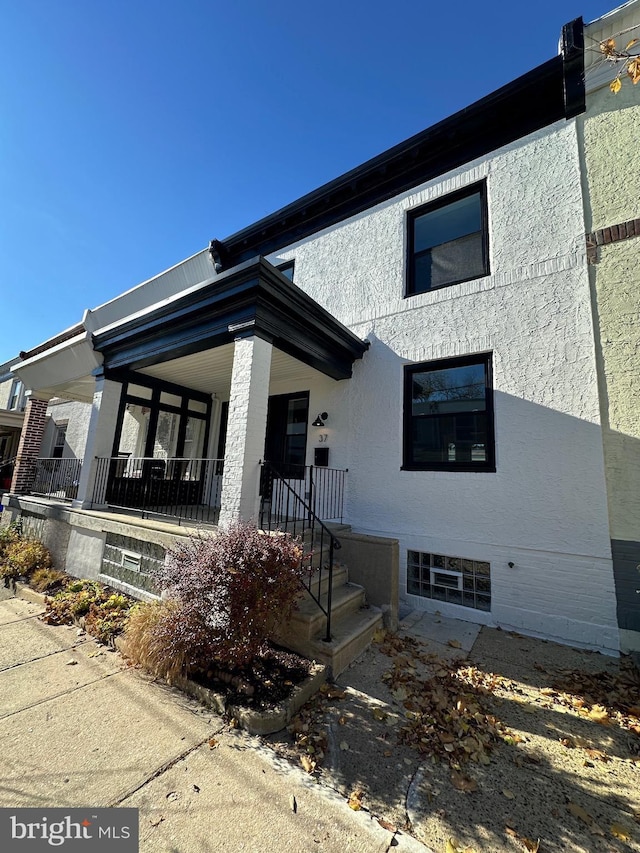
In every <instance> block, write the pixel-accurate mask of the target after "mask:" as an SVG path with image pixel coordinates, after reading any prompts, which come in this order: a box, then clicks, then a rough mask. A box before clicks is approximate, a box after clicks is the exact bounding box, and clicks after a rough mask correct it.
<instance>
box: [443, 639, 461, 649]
mask: <svg viewBox="0 0 640 853" xmlns="http://www.w3.org/2000/svg"><path fill="white" fill-rule="evenodd" d="M447 645H448V646H451V648H452V649H461V648H462V643H461V642H460V640H448V641H447Z"/></svg>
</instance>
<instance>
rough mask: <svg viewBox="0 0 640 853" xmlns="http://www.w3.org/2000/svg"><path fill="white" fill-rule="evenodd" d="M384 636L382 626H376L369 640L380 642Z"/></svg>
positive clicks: (384, 632) (385, 633) (385, 634)
mask: <svg viewBox="0 0 640 853" xmlns="http://www.w3.org/2000/svg"><path fill="white" fill-rule="evenodd" d="M386 636H387V632H386V631H385V630H384V628H378V630H377V631H374V632H373V637H371V640H372V641H373V642H374V643H382V642H383V640H384V638H385V637H386Z"/></svg>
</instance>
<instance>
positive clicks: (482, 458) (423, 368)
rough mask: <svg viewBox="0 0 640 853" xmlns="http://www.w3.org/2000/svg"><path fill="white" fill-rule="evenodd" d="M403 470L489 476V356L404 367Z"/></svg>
mask: <svg viewBox="0 0 640 853" xmlns="http://www.w3.org/2000/svg"><path fill="white" fill-rule="evenodd" d="M403 468H406V469H408V470H413V471H438V470H443V471H495V447H494V433H493V388H492V378H491V354H489V353H487V354H483V355H476V356H465V357H464V358H450V359H443V360H441V361H430V362H425V363H423V364H412V365H407V366H406V367H405V369H404V458H403Z"/></svg>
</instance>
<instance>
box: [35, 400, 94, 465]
mask: <svg viewBox="0 0 640 853" xmlns="http://www.w3.org/2000/svg"><path fill="white" fill-rule="evenodd" d="M47 418H48V423H47V427H46V429H45V434H44V438H43V440H42V451H41V452H42V456H51V455H52V454H53V446H54V442H55V436H56V426H57V425H58V424H60V423H66V424H67V432H66V435H65V448H64V453H63V456H65V457H74V458H75V459H82V458H83V457H84V451H85V445H86V443H87V432H88V430H89V419H90V418H91V404H90V403H79V402H72V401H70V400H64V401H62V400H52V401H51V402H50V403H49V406H48V408H47Z"/></svg>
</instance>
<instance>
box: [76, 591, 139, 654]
mask: <svg viewBox="0 0 640 853" xmlns="http://www.w3.org/2000/svg"><path fill="white" fill-rule="evenodd" d="M115 598H117V599H123V602H122V603H119V602H118V603H115V604H114V602H113V601H112V599H115ZM130 606H131V601H130V600H129V599H127V598H126V597H125V596H123V595H122V596H121V595H118V596H116V595H112V596H110V598H108V599H107V600H106V601H103V602H100V603H99V604H97V603H96V602H93V603H92V604H91V606H90V607H89V612H88V613H87V615H86V616H85V619H84V627H85V630H86V631H87V633H89V634H91V635H92V636H93V637H95V638H96V639H97V640H100V642H101V643H110V642H111V641H112V640H113V639H114V637H116V636H117V635H118V634H121V633H122V632H123V630H124V627H125V625H126V623H127V619H128V618H129V609H130Z"/></svg>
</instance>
